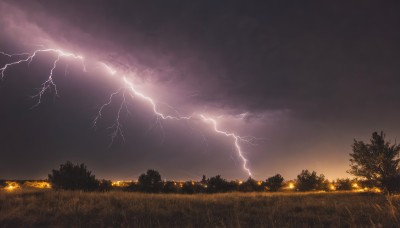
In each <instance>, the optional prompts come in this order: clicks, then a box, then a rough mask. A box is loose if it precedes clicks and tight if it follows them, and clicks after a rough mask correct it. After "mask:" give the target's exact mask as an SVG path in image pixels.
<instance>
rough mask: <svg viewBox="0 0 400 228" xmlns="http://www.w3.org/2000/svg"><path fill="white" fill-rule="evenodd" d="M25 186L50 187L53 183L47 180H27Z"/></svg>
mask: <svg viewBox="0 0 400 228" xmlns="http://www.w3.org/2000/svg"><path fill="white" fill-rule="evenodd" d="M24 187H28V188H41V189H49V188H51V184H50V183H49V182H47V181H27V182H25V183H24Z"/></svg>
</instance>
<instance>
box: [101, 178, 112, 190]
mask: <svg viewBox="0 0 400 228" xmlns="http://www.w3.org/2000/svg"><path fill="white" fill-rule="evenodd" d="M111 189H112V182H111V181H110V180H104V179H103V180H100V181H99V187H98V190H99V191H101V192H108V191H110V190H111Z"/></svg>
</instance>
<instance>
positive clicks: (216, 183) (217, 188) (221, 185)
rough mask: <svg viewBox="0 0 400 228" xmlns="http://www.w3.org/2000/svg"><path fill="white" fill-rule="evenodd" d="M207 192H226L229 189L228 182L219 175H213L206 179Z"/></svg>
mask: <svg viewBox="0 0 400 228" xmlns="http://www.w3.org/2000/svg"><path fill="white" fill-rule="evenodd" d="M207 183H208V187H207V192H208V193H216V192H227V191H228V190H229V183H228V181H226V180H225V179H223V178H221V175H217V176H215V177H211V178H210V179H208V181H207Z"/></svg>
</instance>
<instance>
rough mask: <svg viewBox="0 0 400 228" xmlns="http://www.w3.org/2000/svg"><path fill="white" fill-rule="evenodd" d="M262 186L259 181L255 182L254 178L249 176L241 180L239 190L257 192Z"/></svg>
mask: <svg viewBox="0 0 400 228" xmlns="http://www.w3.org/2000/svg"><path fill="white" fill-rule="evenodd" d="M262 190H263V186H262V184H261V182H257V181H256V180H254V179H252V178H251V177H249V179H247V181H245V182H243V183H242V184H241V185H239V191H241V192H258V191H262Z"/></svg>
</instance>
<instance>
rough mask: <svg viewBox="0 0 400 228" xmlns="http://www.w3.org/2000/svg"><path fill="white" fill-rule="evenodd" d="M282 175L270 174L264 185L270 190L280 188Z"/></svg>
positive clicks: (273, 190)
mask: <svg viewBox="0 0 400 228" xmlns="http://www.w3.org/2000/svg"><path fill="white" fill-rule="evenodd" d="M283 181H284V179H283V177H282V176H281V175H280V174H276V175H275V176H272V177H270V178H268V179H267V181H266V182H265V185H266V186H267V187H268V189H269V190H270V191H272V192H276V191H278V190H279V189H280V188H282V186H283Z"/></svg>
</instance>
